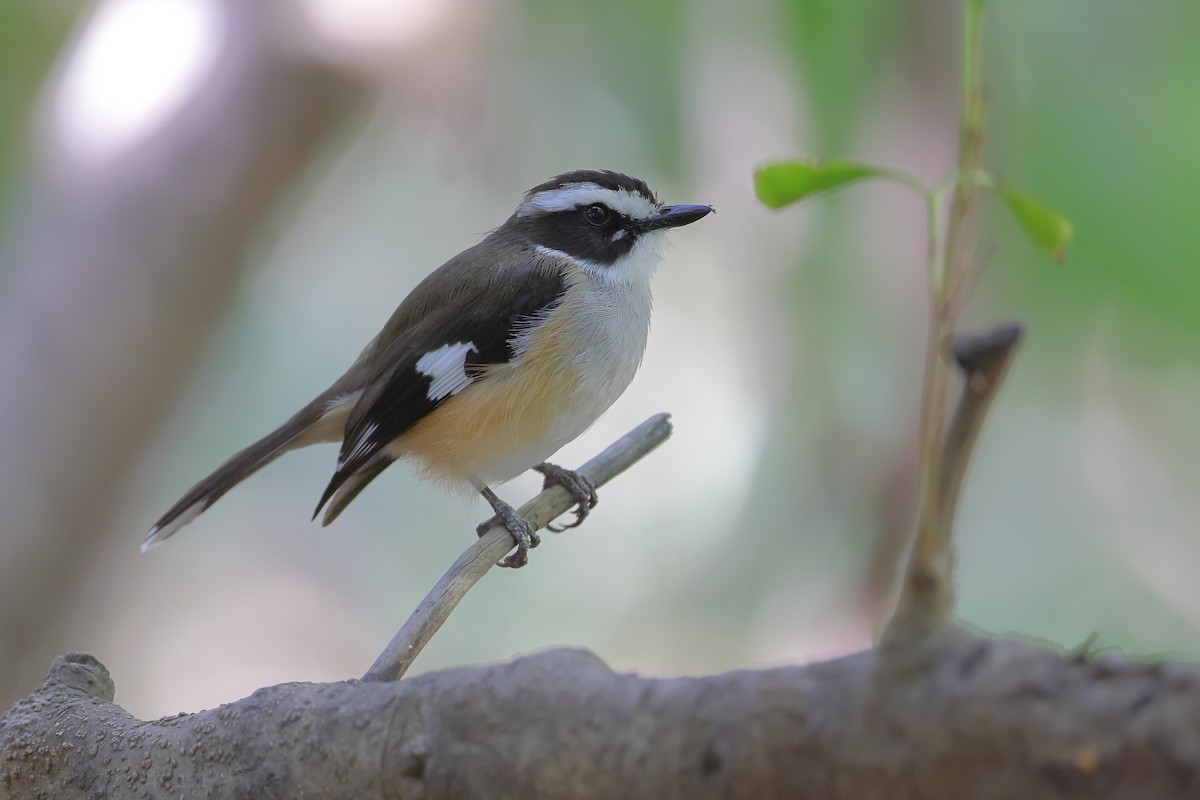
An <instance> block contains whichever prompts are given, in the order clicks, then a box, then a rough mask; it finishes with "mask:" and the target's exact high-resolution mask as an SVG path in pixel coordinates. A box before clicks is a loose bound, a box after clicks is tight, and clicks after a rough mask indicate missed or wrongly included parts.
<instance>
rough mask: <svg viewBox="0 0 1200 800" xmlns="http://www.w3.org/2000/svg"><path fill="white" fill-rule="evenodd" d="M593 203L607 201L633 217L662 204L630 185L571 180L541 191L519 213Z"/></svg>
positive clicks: (561, 208)
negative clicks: (620, 186) (621, 186)
mask: <svg viewBox="0 0 1200 800" xmlns="http://www.w3.org/2000/svg"><path fill="white" fill-rule="evenodd" d="M592 203H603V204H604V205H606V206H608V207H609V208H611V209H612V210H613V211H616V212H617V213H619V214H624V215H625V216H627V217H629V218H630V219H646V218H647V217H650V216H652V215H653V214H655V213H656V212H657V211H658V206H656V205H655V204H654V203H652V202H650V201H649V200H647V199H646V198H645V197H643V196H642V195H641V194H640V193H638V192H631V191H629V190H628V189H605V188H604V187H603V186H601V185H599V184H597V183H592V182H591V181H586V182H584V183H568V184H566V185H565V186H560V187H558V188H557V189H547V190H545V191H543V192H538V193H537V194H535V195H534V196H533V197H531V198H529V199H528V200H526V201H525V202H524V203H522V204H521V205H520V206H519V207H518V208H517V216H518V217H527V216H529V215H530V214H534V213H536V212H538V211H547V212H550V211H570V210H571V209H572V208H578V207H579V206H588V205H591V204H592Z"/></svg>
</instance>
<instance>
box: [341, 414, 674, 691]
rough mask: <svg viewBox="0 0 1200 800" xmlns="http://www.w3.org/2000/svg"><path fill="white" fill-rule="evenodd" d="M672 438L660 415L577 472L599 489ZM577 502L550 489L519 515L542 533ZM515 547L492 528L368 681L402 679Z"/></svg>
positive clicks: (404, 629) (418, 612)
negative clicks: (482, 580)
mask: <svg viewBox="0 0 1200 800" xmlns="http://www.w3.org/2000/svg"><path fill="white" fill-rule="evenodd" d="M670 435H671V422H670V415H669V414H657V415H655V416H653V417H651V418H650V419H648V420H646V421H645V422H643V423H642V424H641V425H639V426H637V427H636V428H634V429H633V430H632V431H630V432H629V433H627V434H625V435H624V436H623V437H621V438H620V439H619V440H618V441H617V442H615V443H614V444H612V445H611V446H609V448H608V449H607V450H605V451H604V452H603V453H601V454H600V455H598V456H596V457H595V458H593V459H592V460H591V461H589V462H587V463H586V464H584V465H583V466H582V467H580V468H579V469H578V470H576V471H577V472H578V473H579V474H580V475H582V476H584V477H585V478H587V479H588V480H590V481H591V482H592V483H593V484H595V485H596V486H603V485H604V484H605V483H608V482H609V481H610V480H612V479H613V478H614V477H616V476H617V475H620V474H621V473H622V472H624V471H625V470H627V469H629V468H630V467H631V466H633V465H634V464H635V463H637V462H638V461H639V460H640V459H641V458H642V457H643V456H645V455H646V454H647V453H649V452H650V451H651V450H653V449H654V448H656V447H658V446H659V445H660V444H662V443H663V442H665V441H666V440H667V438H668V437H669V436H670ZM576 502H577V501H576V500H574V499H573V498H572V497H571V495H570V494H569V493H568V492H567V490H566V489H564V488H562V487H561V486H551V487H550V488H548V489H545V490H543V491H542V493H541V494H539V495H537V496H536V497H534V498H533V499H532V500H530V501H529V502H528V503H526V504H525V505H523V506H521V508H520V509H518V513H519V514H520V515H521V516H522V517H524V518H525V519H527V520H529V522H530V523H532V524H533V526H534V528H535V529H541V528H544V527H545V526H546V524H547V523H549V522H552V521H553V520H554V519H555V518H556V517H558V516H559V515H561V514H564V513H566V512H567V511H569V510H570V509H571V507H572V506H573V505H574V504H575V503H576ZM512 549H513V540H512V535H511V534H509V532H508V531H507V530H505V528H504V526H503V525H500V524H497V525H493V526H492V527H491V529H489V530H488V532H487V533H485V534H484V535H483V536H482V537H480V538H479V540H478V541H476V542H475V543H474V544H472V545H471V546H470V547H468V548H467V549H466V551H465V552H464V553H463V554H462V555H461V556H459V557H458V560H457V561H455V562H454V564H453V565H451V567H450V569H449V570H447V571H446V574H445V575H443V576H442V579H441V580H440V581H438V582H437V585H435V586H434V587H433V589H431V590H430V592H429V594H427V595H425V599H423V600H422V601H421V602H420V604H419V605H417V608H416V610H415V611H413V613H412V616H410V617H409V618H408V621H407V622H405V623H404V627H402V628H401V629H400V631H399V632H398V633H397V634H396V635H395V637H393V638H392V641H391V642H389V643H388V646H387V647H386V648H385V649H384V651H383V652H382V653H381V654H380V655H379V658H377V659H375V663H374V664H372V665H371V669H369V670H367V674H366V675H364V676H363V680H364V681H394V680H398V679H399V678H401V677H402V676H403V675H404V673H405V672H407V671H408V668H409V667H410V666H412V662H413V661H414V660H415V659H416V657H417V655H419V654H420V652H421V650H422V649H423V648H424V647H425V645H426V644H428V643H429V640H430V639H431V638H433V635H434V634H435V633H437V632H438V629H440V628H441V627H442V623H444V622H445V621H446V619H447V617H449V616H450V612H451V611H453V610H454V609H455V607H456V606H457V605H458V603H459V601H460V600H462V599H463V597H464V596H465V595H466V594H467V592H468V591H470V589H471V587H472V586H474V585H475V584H476V583H477V582H478V581H479V579H480V578H482V577H483V576H484V573H486V572H487V571H488V570H489V569H491V568H492V567H493V566H495V564H496V562H498V561H499V560H500V559H501V558H503V557H504V555H505V554H506V553H508V552H509V551H510V550H512Z"/></svg>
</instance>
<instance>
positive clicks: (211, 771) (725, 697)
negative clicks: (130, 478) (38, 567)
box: [0, 627, 1200, 800]
mask: <svg viewBox="0 0 1200 800" xmlns="http://www.w3.org/2000/svg"><path fill="white" fill-rule="evenodd" d="M113 693H114V687H113V682H112V680H111V679H110V677H109V675H108V672H107V670H105V668H104V667H103V665H101V664H100V663H99V662H98V661H96V660H95V659H94V658H93V657H91V656H88V655H82V654H70V655H67V656H63V657H60V658H59V659H57V660H56V661H55V663H54V665H53V666H52V668H51V670H50V673H49V675H48V676H47V678H46V680H45V682H44V683H43V684H42V686H41V687H40V688H38V689H37V690H36V691H35V692H33V693H32V694H31V695H29V696H28V697H26V698H24V699H22V700H20V701H18V702H17V703H16V704H15V705H14V706H13V707H12V708H10V709H9V710H8V711H7V712H6V713H5V714H4V716H3V717H0V796H6V797H13V798H42V797H55V798H64V800H70V798H96V797H110V798H126V797H128V798H140V797H172V798H176V797H186V798H202V797H256V798H293V797H307V798H474V797H487V798H495V797H522V798H537V797H582V798H627V797H653V798H656V800H666V798H676V797H678V798H727V797H752V798H770V797H789V798H825V799H827V798H855V799H856V800H869V799H870V798H955V800H958V799H959V798H982V799H983V800H987V799H988V798H1014V797H1037V798H1083V797H1087V798H1175V797H1179V798H1184V797H1196V796H1198V794H1200V669H1197V667H1196V666H1194V665H1182V664H1169V663H1142V662H1137V661H1130V660H1126V659H1124V658H1121V657H1116V656H1112V655H1100V656H1095V655H1093V654H1090V653H1088V652H1080V653H1077V654H1062V653H1058V652H1055V651H1053V650H1051V649H1049V648H1047V647H1044V646H1041V645H1038V644H1033V643H1029V642H1024V641H1015V640H993V639H989V638H985V637H982V636H979V635H977V634H975V633H972V632H970V631H967V630H965V629H962V628H957V627H947V628H941V629H937V630H935V631H932V632H930V633H928V634H926V635H923V636H920V637H918V638H914V639H908V640H893V641H891V642H890V643H888V644H886V645H883V646H881V647H880V648H878V649H876V650H872V651H866V652H862V653H858V654H855V655H851V656H848V657H845V658H841V659H838V660H835V661H830V662H826V663H819V664H813V665H809V666H803V667H801V666H796V667H782V668H777V669H769V670H760V671H738V672H730V673H727V674H723V675H715V676H708V677H698V678H667V679H655V678H643V677H639V676H636V675H622V674H617V673H614V672H612V671H611V670H610V669H608V667H606V666H605V665H604V664H603V663H602V662H601V661H600V660H599V659H598V658H596V657H595V656H594V655H592V654H590V653H588V652H586V651H579V650H552V651H548V652H544V653H540V654H536V655H532V656H526V657H522V658H518V659H516V660H514V661H512V662H509V663H502V664H493V665H487V666H480V667H465V668H458V669H452V670H447V671H444V672H437V673H431V674H426V675H422V676H419V677H415V678H409V679H406V680H403V681H398V682H392V683H362V682H357V681H352V682H346V683H337V684H299V683H297V684H284V685H280V686H274V687H270V688H266V689H261V690H259V691H257V692H255V693H254V694H253V695H251V696H250V697H248V698H245V699H243V700H239V701H237V702H234V703H230V704H229V705H226V706H222V707H220V708H217V709H213V710H208V711H202V712H199V713H196V714H186V715H180V716H178V717H169V718H165V719H161V720H157V721H153V722H143V721H140V720H137V719H134V718H133V717H131V716H130V715H129V714H128V713H126V712H125V711H124V710H123V709H121V708H120V707H119V706H116V705H113V703H112V702H111V701H112V698H113Z"/></svg>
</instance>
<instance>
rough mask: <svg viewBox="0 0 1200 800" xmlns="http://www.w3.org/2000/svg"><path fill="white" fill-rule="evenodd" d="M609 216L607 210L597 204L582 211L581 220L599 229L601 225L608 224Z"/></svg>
mask: <svg viewBox="0 0 1200 800" xmlns="http://www.w3.org/2000/svg"><path fill="white" fill-rule="evenodd" d="M609 216H610V212H609V210H608V209H607V208H605V207H604V206H602V205H600V204H599V203H597V204H596V205H594V206H588V207H587V208H586V209H584V211H583V218H584V219H586V220H587V221H588V222H590V223H592V224H593V225H595V226H596V227H600V226H601V225H603V224H605V223H606V222H608V218H609Z"/></svg>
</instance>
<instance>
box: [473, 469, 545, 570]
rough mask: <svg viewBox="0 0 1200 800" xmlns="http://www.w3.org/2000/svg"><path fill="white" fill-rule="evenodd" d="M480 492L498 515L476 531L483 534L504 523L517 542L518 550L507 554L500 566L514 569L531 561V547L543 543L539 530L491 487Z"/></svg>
mask: <svg viewBox="0 0 1200 800" xmlns="http://www.w3.org/2000/svg"><path fill="white" fill-rule="evenodd" d="M479 493H480V494H481V495H483V499H484V500H487V501H488V503H489V504H491V506H492V510H493V511H495V512H496V516H494V517H492V518H491V519H489V520H488V521H487V522H484V523H482V524H481V525H480V526H479V527H478V528H476V529H475V532H476V533H477V534H479V535H480V536H483V535H484V534H485V533H487V532H488V530H489V529H491V527H492V526H493V525H496V524H501V525H503V526H504V527H505V528H506V529H507V530H508V532H509V533H510V534H512V537H513V540H514V541H515V542H516V543H517V550H516V552H515V553H510V554H508V555H507V556H505V557H504V558H503V559H502V560H501V561H500V564H499V566H501V567H513V568H514V569H515V568H517V567H523V566H525V565H526V564H528V563H529V548H531V547H537V546H538V545H539V544H541V543H542V539H541V537H540V536H538V535H537V531H536V530H535V529H534V527H533V525H531V524H530V523H529V520H527V519H525V518H524V517H522V516H521V515H520V514H518V513H517V512H516V509H514V508H513V507H512V506H510V505H509V504H508V503H506V502H504V501H503V500H501V499H500V498H499V497H497V496H496V493H495V492H493V491H492V490H491V489H489V488H488V487H486V486H481V487H480V488H479Z"/></svg>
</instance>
